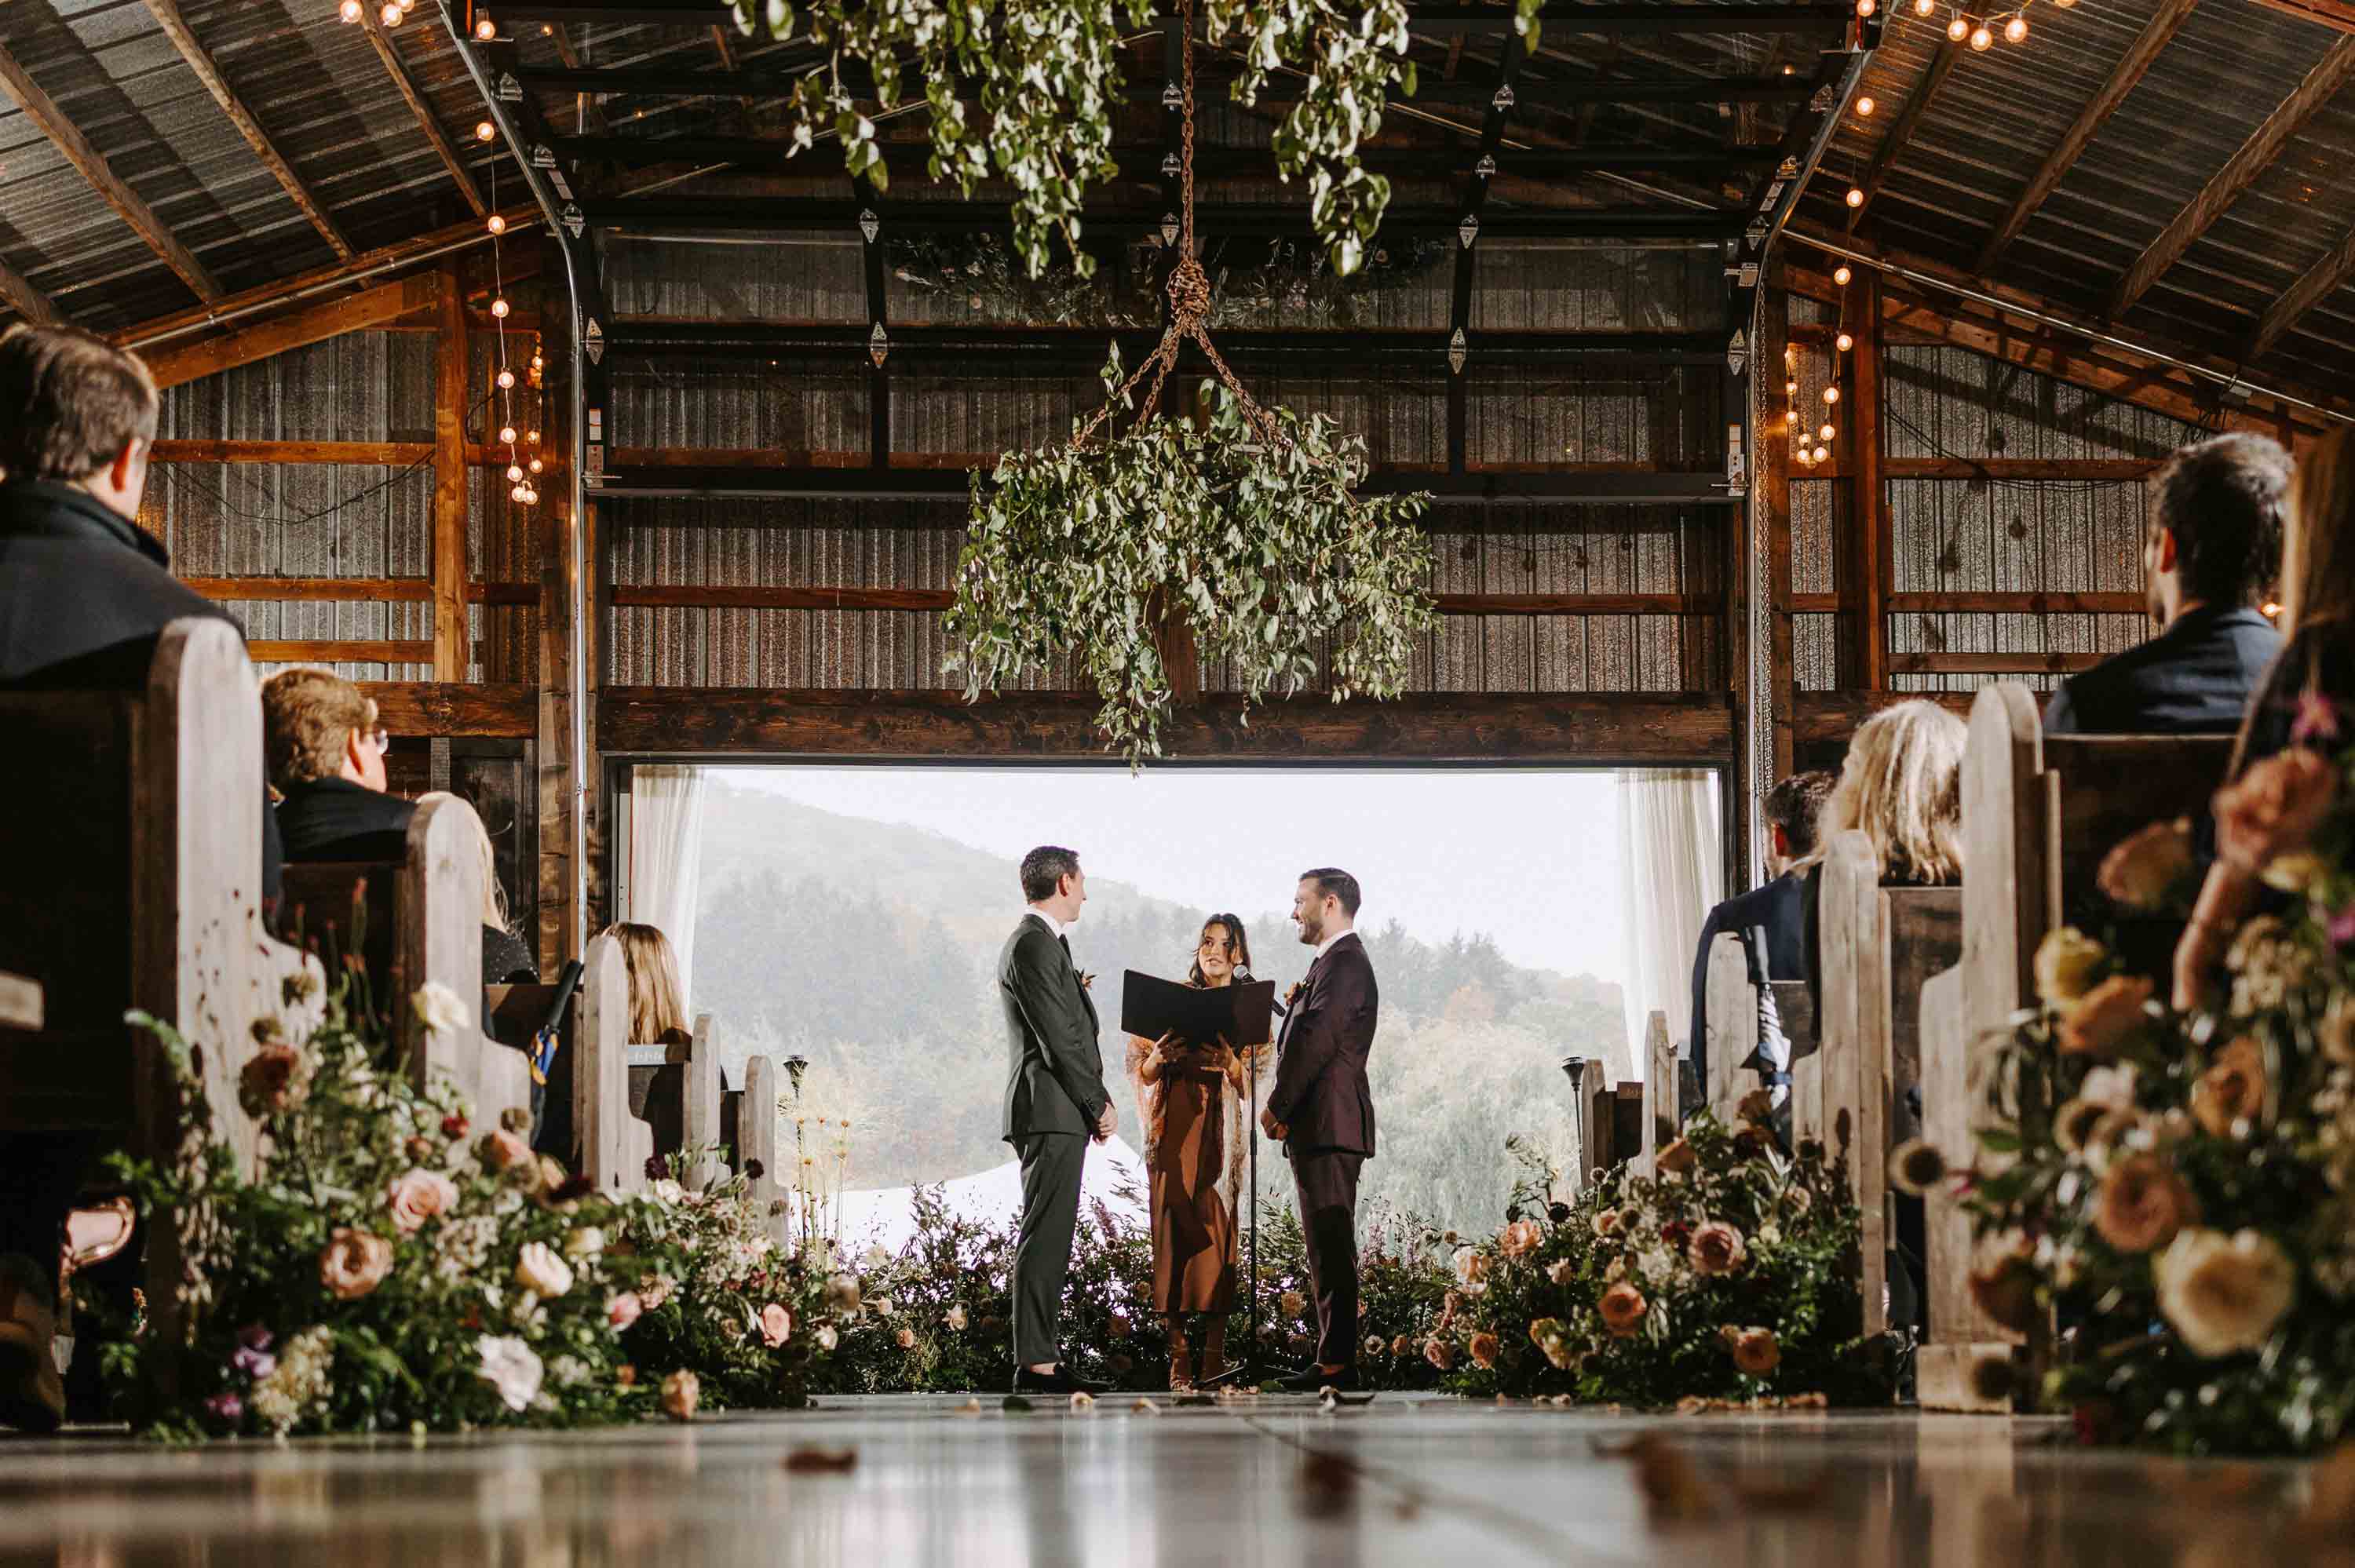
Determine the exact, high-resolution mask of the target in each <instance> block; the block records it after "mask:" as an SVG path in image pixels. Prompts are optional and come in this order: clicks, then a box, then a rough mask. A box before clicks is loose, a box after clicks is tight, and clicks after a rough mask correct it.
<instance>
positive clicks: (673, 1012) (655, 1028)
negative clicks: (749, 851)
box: [609, 920, 695, 1153]
mask: <svg viewBox="0 0 2355 1568" xmlns="http://www.w3.org/2000/svg"><path fill="white" fill-rule="evenodd" d="M609 929H610V930H611V931H612V932H613V936H614V938H616V939H617V940H619V941H620V943H621V944H622V960H623V963H624V964H625V965H626V966H627V967H628V969H629V971H630V1043H631V1044H634V1045H685V1044H688V1043H689V1042H691V1041H692V1040H693V1039H694V1037H695V1036H694V1033H693V1031H692V1030H691V1029H689V1027H688V1025H687V998H686V996H685V995H684V994H683V993H682V992H681V991H680V989H679V983H678V956H677V954H676V953H674V952H672V951H671V947H670V938H668V937H666V936H664V935H663V934H662V931H661V929H660V928H659V927H654V926H645V925H639V924H637V923H635V922H633V921H628V920H622V921H616V922H615V923H614V924H613V926H612V927H609ZM686 1090H687V1075H686V1074H685V1073H683V1072H680V1071H679V1070H678V1069H677V1068H676V1067H665V1068H662V1069H659V1070H657V1071H656V1072H655V1075H654V1077H653V1081H652V1082H650V1083H649V1084H648V1085H647V1086H646V1092H645V1100H644V1101H643V1102H642V1103H641V1104H640V1105H639V1106H637V1107H634V1110H635V1113H636V1114H637V1115H638V1116H639V1117H641V1118H644V1119H645V1122H646V1124H647V1125H648V1126H650V1127H652V1128H654V1129H655V1149H656V1150H659V1151H661V1152H663V1153H669V1152H671V1151H673V1150H677V1149H678V1148H679V1147H680V1146H681V1145H682V1144H684V1143H685V1142H686V1140H687V1095H686Z"/></svg>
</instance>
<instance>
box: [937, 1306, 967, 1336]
mask: <svg viewBox="0 0 2355 1568" xmlns="http://www.w3.org/2000/svg"><path fill="white" fill-rule="evenodd" d="M941 1321H942V1322H943V1323H944V1324H946V1325H947V1326H948V1327H949V1329H950V1330H951V1331H952V1332H956V1333H962V1332H963V1331H964V1325H965V1316H964V1308H963V1307H952V1308H949V1309H948V1311H947V1312H946V1313H944V1314H943V1315H942V1318H941Z"/></svg>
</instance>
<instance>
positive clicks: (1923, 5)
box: [1913, 0, 1938, 16]
mask: <svg viewBox="0 0 2355 1568" xmlns="http://www.w3.org/2000/svg"><path fill="white" fill-rule="evenodd" d="M1937 9H1938V0H1913V14H1914V15H1915V16H1934V15H1935V14H1936V13H1937Z"/></svg>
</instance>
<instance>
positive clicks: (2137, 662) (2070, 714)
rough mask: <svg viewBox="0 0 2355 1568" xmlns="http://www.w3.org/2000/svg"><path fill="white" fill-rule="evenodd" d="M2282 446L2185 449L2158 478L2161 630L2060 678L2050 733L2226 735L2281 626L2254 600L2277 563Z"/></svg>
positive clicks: (2149, 547) (2146, 555)
mask: <svg viewBox="0 0 2355 1568" xmlns="http://www.w3.org/2000/svg"><path fill="white" fill-rule="evenodd" d="M2289 484H2290V459H2289V453H2287V452H2286V451H2284V450H2282V449H2281V447H2280V445H2279V444H2278V443H2276V442H2275V441H2272V440H2267V439H2266V438H2265V437H2264V436H2255V435H2231V436H2219V437H2217V438H2216V439H2215V440H2207V441H2201V442H2199V443H2198V444H2197V445H2194V446H2188V447H2185V448H2184V449H2183V450H2181V451H2179V452H2177V453H2176V454H2175V455H2174V456H2173V457H2170V458H2169V459H2168V460H2167V462H2166V464H2165V465H2164V466H2163V467H2161V468H2160V469H2159V471H2158V473H2157V474H2156V475H2154V476H2153V478H2152V480H2151V483H2150V496H2151V507H2150V522H2149V525H2148V526H2147V527H2146V528H2145V529H2144V530H2143V541H2142V570H2143V600H2144V603H2145V604H2146V605H2147V607H2148V609H2149V610H2150V615H2151V619H2152V620H2154V621H2156V622H2157V623H2158V625H2159V626H2160V627H2161V628H2163V630H2161V631H2160V632H2159V634H2158V636H2156V637H2154V638H2152V639H2151V640H2150V641H2147V642H2146V643H2144V644H2142V645H2141V646H2140V647H2138V648H2130V649H2128V650H2127V651H2126V652H2123V653H2120V654H2118V655H2117V656H2116V657H2115V658H2111V659H2105V660H2104V661H2103V662H2101V663H2099V664H2096V665H2094V667H2093V668H2092V669H2090V670H2087V671H2084V672H2083V673H2080V674H2076V675H2073V676H2071V677H2070V678H2069V679H2068V680H2066V681H2063V682H2062V683H2061V689H2060V690H2059V691H2056V692H2054V693H2053V694H2052V700H2051V702H2050V703H2049V704H2047V705H2046V706H2045V710H2044V729H2045V732H2046V733H2047V734H2049V735H2230V734H2232V732H2233V731H2234V730H2236V729H2238V728H2239V727H2240V725H2241V715H2242V713H2243V710H2244V709H2246V708H2247V706H2248V704H2249V694H2250V693H2251V692H2253V691H2254V690H2255V689H2256V685H2257V682H2258V680H2259V679H2260V678H2262V677H2263V675H2264V672H2265V667H2266V666H2267V665H2268V664H2270V663H2271V662H2273V657H2274V654H2275V652H2276V651H2278V650H2279V649H2280V647H2281V634H2280V633H2279V632H2277V631H2275V630H2274V627H2273V623H2272V622H2271V621H2269V620H2266V619H2265V618H2264V613H2263V612H2262V611H2260V610H2259V609H2258V608H2257V607H2258V606H2259V605H2261V604H2262V603H2264V597H2265V594H2266V593H2267V591H2268V590H2269V589H2270V588H2272V586H2273V582H2274V578H2275V576H2276V574H2277V573H2278V572H2279V571H2280V569H2281V548H2282V508H2283V506H2284V504H2285V503H2286V501H2287V498H2288V494H2289Z"/></svg>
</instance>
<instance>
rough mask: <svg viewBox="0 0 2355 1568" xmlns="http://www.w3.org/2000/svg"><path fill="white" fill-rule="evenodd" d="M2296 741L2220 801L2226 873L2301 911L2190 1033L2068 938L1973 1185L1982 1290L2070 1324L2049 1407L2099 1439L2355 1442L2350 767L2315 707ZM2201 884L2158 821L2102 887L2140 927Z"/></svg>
mask: <svg viewBox="0 0 2355 1568" xmlns="http://www.w3.org/2000/svg"><path fill="white" fill-rule="evenodd" d="M2296 739H2297V740H2298V742H2300V744H2298V745H2296V746H2294V747H2293V748H2292V749H2290V750H2287V751H2284V752H2282V753H2280V754H2278V755H2277V756H2275V757H2272V758H2265V759H2263V760H2261V761H2259V762H2257V763H2256V764H2254V766H2253V767H2251V768H2249V769H2248V770H2247V771H2246V772H2245V773H2244V774H2243V777H2242V778H2241V779H2240V780H2239V781H2237V782H2236V783H2234V784H2233V785H2232V786H2230V787H2228V788H2226V789H2224V790H2222V792H2220V793H2219V795H2218V796H2217V798H2216V800H2215V802H2214V808H2215V817H2216V828H2217V848H2218V852H2219V853H2220V855H2221V856H2222V858H2223V859H2224V860H2225V861H2226V862H2227V863H2232V864H2236V865H2239V866H2242V867H2244V868H2246V869H2247V870H2249V871H2251V872H2254V873H2260V874H2262V875H2263V877H2264V881H2265V882H2266V883H2267V884H2268V885H2271V886H2272V887H2273V888H2274V889H2275V890H2276V892H2277V894H2278V895H2280V896H2281V901H2282V904H2283V907H2281V908H2279V909H2276V910H2268V911H2264V912H2261V913H2259V914H2257V915H2255V916H2254V917H2253V918H2250V919H2249V920H2247V921H2246V922H2245V923H2243V925H2242V926H2241V927H2240V928H2239V930H2238V932H2237V934H2236V935H2235V937H2234V938H2233V940H2232V945H2231V948H2230V950H2229V952H2228V954H2227V955H2226V958H2225V969H2226V970H2227V971H2228V972H2229V974H2230V976H2231V986H2230V990H2229V993H2228V994H2226V995H2224V996H2222V997H2220V998H2218V999H2216V1001H2215V1003H2214V1004H2213V1005H2211V1006H2208V1007H2204V1008H2202V1009H2200V1010H2198V1011H2195V1012H2192V1013H2190V1014H2189V1015H2183V1014H2178V1013H2176V1012H2171V1011H2169V1010H2168V1009H2166V1008H2164V1007H2162V1006H2161V1005H2160V1004H2159V1003H2158V1001H2157V1000H2155V998H2154V996H2153V991H2154V987H2153V984H2152V982H2151V980H2148V979H2147V978H2146V977H2144V976H2143V975H2140V974H2137V973H2134V972H2131V969H2130V967H2129V966H2128V965H2126V963H2125V962H2124V961H2123V960H2122V959H2120V958H2119V957H2118V956H2117V955H2116V954H2115V953H2114V952H2113V951H2112V949H2111V946H2110V945H2109V944H2105V943H2104V942H2101V941H2097V940H2095V939H2094V938H2091V937H2089V936H2086V935H2085V934H2083V932H2081V931H2079V930H2076V929H2074V928H2063V929H2061V930H2057V931H2054V932H2053V933H2051V935H2050V936H2049V937H2047V938H2045V940H2044V942H2043V944H2042V946H2041V948H2039V949H2038V952H2037V955H2036V963H2035V970H2036V989H2037V993H2038V997H2039V1001H2040V1005H2039V1006H2038V1007H2037V1008H2035V1009H2033V1010H2031V1011H2029V1012H2024V1013H2022V1014H2020V1015H2019V1017H2018V1018H2017V1019H2016V1020H2015V1027H2014V1031H2013V1033H2012V1035H2011V1037H2010V1039H2009V1041H2007V1042H2006V1043H2005V1044H2004V1045H2003V1048H2002V1050H2001V1051H2000V1053H1999V1054H1998V1055H1997V1056H1996V1058H1995V1060H1994V1064H1993V1071H1992V1072H1990V1073H1989V1075H1988V1076H1987V1082H1986V1084H1985V1086H1984V1087H1985V1093H1986V1095H1987V1118H1986V1121H1985V1125H1984V1126H1983V1128H1982V1130H1981V1131H1980V1133H1979V1139H1978V1141H1979V1148H1978V1150H1977V1151H1976V1154H1975V1157H1974V1158H1973V1159H1972V1160H1970V1162H1969V1168H1968V1169H1966V1171H1963V1172H1961V1173H1960V1175H1959V1176H1957V1177H1955V1184H1956V1186H1957V1189H1958V1190H1959V1191H1961V1192H1963V1193H1964V1195H1965V1200H1964V1201H1965V1203H1966V1208H1967V1209H1968V1210H1969V1212H1970V1213H1971V1214H1972V1215H1973V1218H1974V1223H1975V1225H1976V1228H1977V1232H1978V1235H1979V1238H1980V1241H1979V1245H1981V1247H1982V1248H1984V1249H1986V1252H1985V1255H1984V1256H1983V1259H1982V1262H1981V1266H1980V1267H1979V1268H1978V1270H1977V1272H1976V1273H1975V1274H1974V1276H1973V1278H1972V1281H1971V1288H1972V1293H1973V1295H1974V1296H1975V1298H1977V1301H1978V1303H1979V1305H1980V1307H1981V1308H1982V1309H1983V1310H1985V1311H1986V1312H1987V1315H1988V1316H1989V1317H1990V1318H1991V1319H1994V1320H1995V1321H1997V1322H1998V1323H2000V1324H2003V1325H2004V1326H2006V1327H2008V1328H2011V1329H2013V1330H2019V1331H2020V1332H2023V1333H2028V1334H2031V1335H2033V1336H2036V1337H2037V1338H2039V1339H2041V1337H2042V1336H2043V1335H2044V1333H2045V1332H2046V1331H2047V1330H2051V1328H2053V1327H2054V1326H2055V1324H2056V1322H2057V1328H2058V1334H2057V1339H2056V1340H2055V1341H2054V1343H2053V1345H2052V1351H2053V1354H2052V1356H2051V1365H2050V1367H2049V1369H2047V1370H2046V1371H2045V1372H2044V1375H2043V1379H2042V1383H2041V1387H2040V1388H2038V1389H2036V1390H2034V1391H2032V1392H2033V1393H2034V1394H2036V1395H2038V1396H2041V1399H2042V1400H2043V1401H2044V1402H2045V1403H2046V1404H2049V1405H2052V1406H2056V1407H2059V1408H2063V1409H2067V1410H2069V1411H2071V1412H2072V1413H2073V1414H2074V1415H2075V1417H2076V1421H2077V1426H2078V1430H2079V1432H2080V1434H2081V1435H2082V1436H2083V1437H2084V1438H2085V1439H2086V1440H2088V1441H2115V1442H2126V1443H2137V1444H2143V1445H2147V1446H2155V1447H2161V1448H2166V1449H2170V1450H2173V1451H2175V1452H2177V1453H2184V1454H2206V1453H2242V1454H2268V1453H2298V1452H2306V1451H2309V1450H2312V1449H2315V1448H2318V1447H2320V1446H2325V1445H2328V1444H2329V1443H2332V1442H2334V1441H2336V1440H2338V1439H2339V1438H2340V1437H2341V1436H2348V1435H2350V1431H2355V1191H2350V1188H2355V985H2350V981H2355V970H2350V962H2349V959H2350V950H2355V790H2350V789H2349V778H2350V769H2355V749H2350V748H2347V747H2345V743H2344V739H2343V737H2342V733H2341V728H2340V724H2339V715H2337V714H2336V713H2335V712H2333V711H2332V710H2331V709H2329V707H2328V705H2324V704H2320V703H2319V702H2318V700H2313V699H2310V700H2309V705H2308V708H2307V710H2306V711H2305V712H2304V713H2303V714H2302V715H2301V717H2300V720H2299V724H2298V727H2297V733H2296ZM2193 865H2194V863H2193V859H2192V852H2191V845H2190V837H2189V830H2188V827H2187V825H2186V824H2181V823H2176V824H2160V825H2155V826H2153V827H2150V828H2147V829H2145V830H2143V831H2142V832H2138V833H2137V834H2136V835H2135V836H2134V837H2133V838H2131V839H2129V840H2127V841H2126V842H2124V843H2122V844H2120V845H2119V846H2117V847H2116V848H2115V850H2113V851H2112V853H2111V854H2110V855H2109V857H2108V859H2107V860H2106V861H2105V863H2104V864H2103V866H2102V869H2101V873H2100V876H2099V881H2100V885H2101V887H2102V890H2103V891H2104V893H2105V894H2106V895H2108V896H2109V898H2110V899H2111V900H2113V901H2114V902H2115V904H2116V905H2117V906H2118V907H2119V909H2120V910H2121V911H2122V913H2123V915H2124V916H2126V917H2127V918H2134V917H2140V916H2147V914H2148V913H2149V912H2151V911H2154V910H2159V909H2164V908H2167V907H2169V906H2170V905H2172V904H2174V902H2175V901H2176V900H2177V899H2178V898H2179V895H2180V894H2181V893H2182V891H2183V890H2184V888H2185V886H2186V885H2187V884H2188V882H2189V880H2190V873H2191V871H2192V869H2193ZM1946 1163H1947V1161H1946V1159H1945V1156H1944V1154H1943V1153H1942V1152H1941V1151H1938V1150H1931V1149H1927V1148H1913V1149H1909V1150H1903V1151H1901V1157H1900V1158H1899V1159H1897V1160H1894V1161H1893V1168H1894V1169H1896V1170H1897V1171H1900V1173H1901V1174H1902V1173H1905V1172H1909V1171H1910V1175H1911V1179H1912V1180H1913V1181H1914V1182H1915V1183H1916V1184H1927V1183H1929V1182H1932V1181H1939V1180H1944V1179H1945V1165H1946ZM2001 1370H2002V1369H2000V1368H1995V1369H1990V1372H1991V1374H1996V1373H1999V1372H2001Z"/></svg>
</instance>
